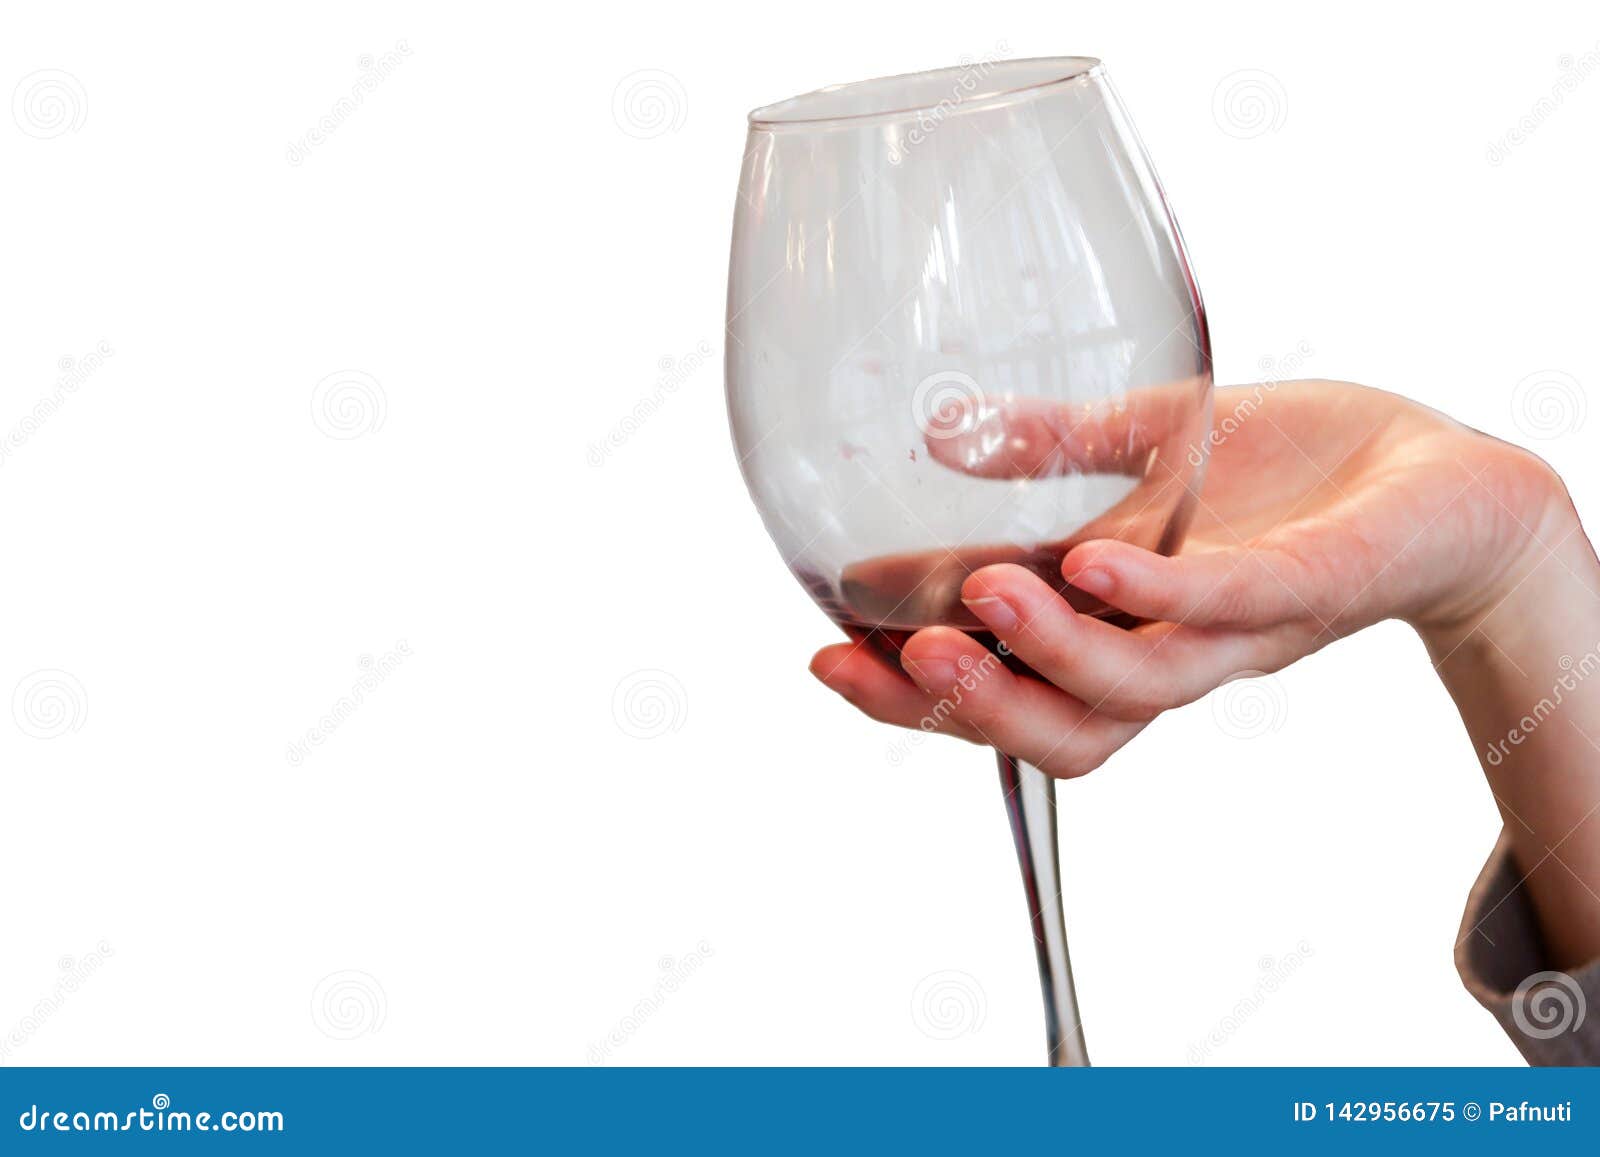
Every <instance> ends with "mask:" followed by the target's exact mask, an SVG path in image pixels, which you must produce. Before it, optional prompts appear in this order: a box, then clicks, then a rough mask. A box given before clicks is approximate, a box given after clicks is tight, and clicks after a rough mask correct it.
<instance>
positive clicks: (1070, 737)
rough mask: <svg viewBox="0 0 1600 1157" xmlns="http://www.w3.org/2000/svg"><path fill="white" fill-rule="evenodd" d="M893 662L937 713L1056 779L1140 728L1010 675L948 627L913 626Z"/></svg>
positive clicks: (1098, 760) (1103, 755) (1089, 764)
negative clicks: (914, 630)
mask: <svg viewBox="0 0 1600 1157" xmlns="http://www.w3.org/2000/svg"><path fill="white" fill-rule="evenodd" d="M900 661H901V664H902V665H903V666H904V667H905V669H906V671H907V673H908V674H910V676H911V678H912V679H913V680H915V681H916V683H917V685H918V686H919V687H921V688H922V689H923V690H924V691H925V692H926V693H927V695H928V697H929V698H930V699H932V700H934V711H935V712H936V713H937V714H938V715H940V716H941V717H948V718H950V719H952V720H954V721H955V722H956V723H957V724H958V725H960V726H962V727H965V728H968V729H970V730H972V731H974V732H976V733H977V734H979V735H981V736H982V737H983V738H984V739H985V740H986V741H987V742H989V743H990V744H991V745H992V746H994V747H995V748H997V749H999V750H1001V751H1004V752H1006V753H1007V754H1009V755H1014V756H1016V757H1017V758H1019V759H1025V760H1027V761H1028V762H1029V763H1032V764H1034V766H1036V767H1038V768H1039V769H1040V770H1041V771H1044V772H1046V773H1048V774H1050V775H1054V776H1058V777H1061V778H1067V777H1071V776H1077V775H1083V774H1086V773H1087V772H1089V771H1092V770H1094V769H1095V768H1096V767H1099V766H1100V764H1102V763H1103V762H1105V760H1106V759H1107V757H1109V756H1110V755H1111V753H1112V752H1114V751H1116V750H1117V748H1119V747H1121V746H1122V745H1123V744H1124V743H1126V742H1127V741H1128V740H1130V739H1132V738H1133V737H1134V736H1135V735H1137V734H1138V733H1139V731H1140V729H1141V728H1142V727H1143V726H1144V725H1143V724H1142V723H1129V722H1125V721H1120V720H1114V719H1108V718H1105V717H1102V716H1097V715H1095V714H1094V713H1093V712H1091V711H1090V710H1089V709H1088V708H1087V707H1086V706H1084V704H1082V703H1081V702H1079V701H1078V700H1076V699H1074V698H1072V697H1071V696H1070V695H1067V694H1065V693H1063V692H1061V691H1058V690H1056V689H1055V688H1054V687H1051V686H1049V685H1048V684H1045V683H1041V682H1039V681H1038V680H1037V679H1029V678H1026V677H1022V676H1018V675H1015V674H1013V673H1012V672H1010V671H1008V670H1007V669H1006V667H1005V665H1004V664H1003V663H1002V662H1001V661H1000V659H999V657H998V656H996V655H995V654H994V653H993V652H992V651H989V650H988V649H987V648H985V647H983V646H982V645H981V644H979V643H978V642H977V641H976V640H975V639H972V638H971V637H970V636H967V635H964V634H962V633H961V632H960V631H957V630H954V629H952V628H950V627H930V628H928V629H927V630H923V631H918V632H917V633H916V634H915V635H913V636H911V638H910V639H908V640H907V641H906V644H905V647H904V649H903V650H902V651H901V655H900Z"/></svg>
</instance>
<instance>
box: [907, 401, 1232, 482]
mask: <svg viewBox="0 0 1600 1157" xmlns="http://www.w3.org/2000/svg"><path fill="white" fill-rule="evenodd" d="M1203 397H1204V383H1203V382H1201V381H1199V380H1198V379H1185V380H1183V381H1180V382H1174V383H1169V384H1166V385H1162V386H1153V387H1148V388H1144V389H1138V390H1133V391H1130V392H1129V393H1128V394H1127V395H1125V396H1124V397H1122V398H1120V399H1118V400H1116V401H1114V402H1109V401H1107V402H1092V403H1088V404H1069V403H1064V402H1060V401H1057V400H1055V399H1050V398H1036V397H1035V398H1028V397H1023V398H1009V397H983V396H975V397H962V398H959V399H957V400H956V401H954V402H952V403H950V404H948V405H946V406H944V407H942V408H941V409H940V410H939V412H938V413H936V414H935V415H934V418H933V419H932V420H931V421H930V422H929V423H928V426H927V428H926V429H925V430H924V435H925V441H926V444H927V447H928V453H929V454H930V456H932V458H933V459H934V461H936V462H939V463H940V464H942V465H944V466H948V467H949V468H950V469H952V470H959V471H961V472H962V473H963V474H970V475H972V476H974V477H977V478H1051V477H1057V476H1060V475H1063V474H1091V473H1092V474H1127V475H1132V476H1134V477H1141V476H1143V475H1144V474H1145V473H1146V467H1147V465H1148V462H1149V457H1150V453H1151V451H1152V450H1154V449H1156V448H1158V447H1161V446H1164V445H1167V444H1169V443H1171V442H1173V441H1174V440H1175V439H1180V438H1181V437H1183V436H1186V435H1187V436H1189V437H1190V438H1191V439H1193V438H1194V437H1196V436H1198V431H1199V427H1200V426H1201V425H1202V424H1203V410H1204V407H1203V406H1202V405H1200V404H1199V402H1200V401H1201V400H1202V399H1203ZM1191 427H1193V429H1191Z"/></svg>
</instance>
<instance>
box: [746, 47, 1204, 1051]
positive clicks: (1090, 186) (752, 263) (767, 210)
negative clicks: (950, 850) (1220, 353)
mask: <svg viewBox="0 0 1600 1157" xmlns="http://www.w3.org/2000/svg"><path fill="white" fill-rule="evenodd" d="M726 373H727V395H728V411H729V419H730V425H731V427H732V432H733V442H734V447H735V449H736V451H737V453H738V456H739V462H740V467H741V469H742V471H743V473H744V477H745V481H746V483H747V484H748V485H749V488H750V494H751V496H752V497H753V498H754V500H755V503H756V505H757V506H758V507H759V508H760V510H761V514H762V518H763V520H764V521H765V523H766V526H767V530H768V531H769V532H770V534H771V535H772V538H773V540H774V541H775V542H776V543H777V546H778V549H779V550H780V551H781V552H782V553H783V557H784V560H785V561H786V562H787V563H788V565H789V567H790V568H791V570H793V572H794V574H795V575H796V577H798V578H799V579H800V581H801V582H802V583H803V584H804V585H805V587H806V589H807V590H808V591H810V593H811V596H812V597H813V598H814V599H815V600H816V601H817V603H818V604H819V605H820V606H821V607H822V608H823V610H824V611H826V612H827V613H828V614H829V615H830V616H832V618H833V619H834V620H835V621H836V622H837V623H839V624H840V625H841V626H842V627H843V628H844V629H845V630H846V631H847V632H848V633H849V634H850V635H851V636H852V637H853V638H855V639H856V640H858V642H860V643H861V644H863V645H868V646H873V647H876V648H878V649H880V650H881V651H883V652H884V653H885V654H886V655H888V656H889V657H891V658H893V657H894V656H895V655H896V654H897V652H898V649H899V646H900V644H901V643H902V642H903V641H904V639H905V638H906V637H908V636H909V634H910V633H911V632H913V631H915V630H917V629H919V628H922V627H930V626H939V625H943V626H953V627H959V628H964V629H969V630H973V631H974V633H976V632H977V631H978V630H979V629H980V628H981V624H980V623H979V622H978V620H977V619H976V618H975V617H973V616H971V614H970V613H969V612H968V611H967V610H966V609H965V608H964V607H963V606H962V604H961V602H960V588H961V583H962V580H963V579H965V578H966V576H967V575H968V574H970V573H971V572H972V571H973V570H974V569H976V568H978V567H981V566H985V565H988V564H990V563H995V562H1014V563H1018V564H1021V565H1023V566H1025V567H1027V568H1029V569H1030V570H1032V571H1033V572H1034V573H1036V574H1038V575H1040V576H1041V577H1043V578H1045V579H1046V580H1047V581H1049V582H1051V583H1053V584H1054V585H1055V586H1056V588H1057V589H1058V590H1060V591H1061V593H1062V595H1063V596H1064V597H1066V598H1067V599H1068V600H1069V601H1070V602H1071V603H1072V605H1073V606H1074V607H1076V608H1077V609H1078V610H1080V611H1083V612H1086V613H1091V614H1101V615H1107V616H1110V615H1111V612H1110V610H1109V608H1107V607H1105V606H1104V605H1103V604H1101V603H1099V602H1098V601H1097V600H1095V599H1093V598H1091V597H1089V596H1088V595H1087V594H1086V593H1085V592H1081V591H1078V590H1075V589H1073V588H1071V587H1069V586H1067V585H1066V584H1065V583H1064V581H1063V580H1062V578H1061V574H1060V570H1059V565H1060V561H1061V558H1062V556H1063V555H1064V554H1065V553H1066V551H1067V550H1068V549H1070V548H1071V547H1072V546H1073V545H1075V544H1076V543H1078V542H1081V541H1086V540H1088V539H1091V538H1113V537H1114V538H1119V539H1123V540H1126V541H1130V542H1134V543H1136V544H1138V545H1140V546H1144V547H1146V548H1149V549H1151V550H1158V551H1163V552H1171V551H1172V550H1174V549H1176V547H1177V546H1178V544H1179V541H1180V540H1181V538H1182V536H1183V532H1184V530H1185V528H1186V526H1187V523H1188V521H1189V517H1190V515H1191V513H1192V510H1193V504H1194V497H1195V494H1196V492H1197V490H1198V487H1199V484H1200V478H1201V474H1202V472H1203V469H1204V463H1205V450H1206V437H1205V435H1206V431H1208V430H1209V429H1210V409H1211V353H1210V345H1209V338H1208V335H1207V331H1206V320H1205V311H1204V307H1203V306H1202V305H1201V301H1200V293H1199V290H1198V288H1197V287H1196V285H1195V282H1194V277H1193V275H1192V274H1191V273H1190V270H1189V263H1188V259H1187V257H1186V255H1185V253H1184V248H1183V242H1182V240H1181V238H1180V237H1179V234H1178V228H1177V224H1176V222H1175V221H1174V220H1173V217H1172V213H1171V211H1170V210H1169V208H1168V206H1167V203H1166V198H1165V195H1164V194H1163V192H1162V189H1161V185H1160V183H1159V182H1158V181H1157V179H1156V176H1155V172H1154V171H1153V170H1152V168H1151V166H1150V161H1149V159H1148V157H1147V156H1146V155H1145V152H1144V148H1143V146H1142V145H1141V144H1140V142H1139V139H1138V136H1137V135H1136V134H1135V132H1134V129H1133V125H1132V123H1131V122H1130V121H1129V119H1128V115H1127V113H1126V112H1125V111H1124V109H1123V107H1122V104H1121V102H1120V101H1119V100H1118V98H1117V96H1116V93H1115V92H1114V91H1113V89H1112V87H1111V83H1110V80H1109V79H1108V78H1107V76H1106V71H1105V68H1104V66H1103V65H1102V64H1101V63H1100V62H1099V61H1097V60H1093V59H1090V58H1087V57H1055V58H1046V59H1030V60H984V61H980V62H976V63H971V64H964V65H962V66H960V67H956V68H946V69H940V70H937V71H932V72H922V73H916V74H912V75H907V76H894V77H887V78H884V79H879V80H869V81H864V82H861V83H857V84H846V85H839V86H835V87H832V88H825V89H820V90H818V91H816V92H813V93H809V94H807V95H804V96H797V97H793V98H791V99H789V100H785V101H780V102H779V103H777V104H773V105H769V106H767V107H765V108H760V109H757V110H756V111H755V112H753V113H751V114H750V124H749V136H748V139H747V147H746V150H745V157H744V165H743V170H742V172H741V174H740V180H739V198H738V204H737V206H736V208H735V217H734V226H733V253H732V260H731V262H730V269H729V276H728V342H727V367H726ZM980 637H983V636H981V635H980ZM989 641H990V642H991V643H992V642H993V641H992V639H991V640H989ZM1002 650H1003V648H1002ZM896 668H897V669H898V664H896ZM999 758H1000V770H1001V782H1002V785H1003V787H1004V790H1005V800H1006V807H1007V811H1008V813H1009V816H1010V820H1011V827H1012V834H1013V837H1014V839H1015V842H1016V848H1017V854H1018V858H1019V860H1020V862H1021V867H1022V875H1023V883H1024V886H1025V889H1026V893H1027V900H1028V907H1029V919H1030V922H1031V924H1032V929H1033V934H1034V941H1035V949H1036V952H1037V954H1038V963H1039V973H1040V981H1041V984H1042V986H1043V990H1044V1001H1045V1017H1046V1036H1047V1041H1048V1047H1049V1063H1050V1064H1052V1065H1084V1064H1088V1056H1087V1051H1086V1048H1085V1045H1084V1039H1083V1032H1082V1026H1081V1023H1080V1020H1079V1017H1078V1013H1077V1005H1076V998H1075V995H1074V993H1073V988H1072V973H1071V967H1070V963H1069V960H1068V956H1067V942H1066V930H1065V924H1064V920H1063V916H1062V909H1061V887H1060V883H1059V877H1058V866H1057V849H1056V812H1055V794H1054V781H1053V780H1051V779H1050V778H1049V777H1047V776H1045V775H1044V774H1043V773H1042V772H1040V771H1039V770H1038V769H1036V768H1034V767H1033V766H1031V765H1029V764H1027V763H1024V762H1022V761H1019V760H1016V759H1012V758H1010V757H1008V756H1006V755H1005V754H1003V753H1001V754H1000V757H999Z"/></svg>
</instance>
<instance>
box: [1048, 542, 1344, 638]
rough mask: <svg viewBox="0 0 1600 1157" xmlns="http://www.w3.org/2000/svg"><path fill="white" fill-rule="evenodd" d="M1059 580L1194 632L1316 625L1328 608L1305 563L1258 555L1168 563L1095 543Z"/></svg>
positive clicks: (1197, 556)
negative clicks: (1308, 621)
mask: <svg viewBox="0 0 1600 1157" xmlns="http://www.w3.org/2000/svg"><path fill="white" fill-rule="evenodd" d="M1061 575H1062V577H1063V578H1065V579H1066V580H1067V582H1069V583H1071V584H1072V585H1073V586H1075V587H1077V588H1078V589H1079V590H1082V591H1086V592H1088V593H1089V594H1092V595H1094V596H1095V597H1096V598H1099V599H1101V600H1103V601H1104V602H1106V603H1108V604H1109V605H1111V606H1113V607H1116V608H1117V609H1118V610H1122V611H1126V612H1128V613H1129V614H1130V615H1134V616H1136V617H1138V618H1143V619H1164V620H1166V621H1168V622H1174V623H1185V624H1189V625H1192V626H1209V627H1222V626H1237V627H1263V626H1269V625H1272V624H1275V623H1282V622H1286V621H1289V620H1291V619H1302V618H1306V617H1310V618H1313V619H1317V620H1318V621H1319V622H1320V621H1321V618H1320V616H1319V615H1318V613H1317V611H1316V609H1315V607H1316V606H1318V605H1320V604H1321V603H1323V602H1325V601H1326V599H1325V596H1324V592H1323V590H1322V589H1321V588H1322V585H1323V584H1322V583H1321V581H1320V579H1319V577H1318V576H1317V575H1316V574H1315V573H1314V572H1313V571H1312V570H1311V569H1310V568H1309V567H1307V566H1306V564H1304V563H1303V562H1301V561H1300V560H1299V559H1297V558H1295V557H1294V556H1292V555H1289V554H1286V553H1284V552H1282V551H1278V550H1272V549H1264V548H1250V547H1239V548H1237V549H1228V550H1216V551H1205V552H1197V553H1193V554H1183V555H1178V556H1176V557H1168V556H1166V555H1161V554H1156V553H1154V552H1152V551H1148V550H1143V549H1141V548H1139V547H1136V546H1131V545H1129V544H1128V543H1124V542H1113V541H1109V540H1101V541H1096V542H1087V543H1082V544H1080V545H1078V546H1075V547H1073V548H1072V549H1071V550H1070V551H1068V552H1067V555H1066V557H1065V558H1063V559H1062V560H1061ZM1324 625H1326V624H1324Z"/></svg>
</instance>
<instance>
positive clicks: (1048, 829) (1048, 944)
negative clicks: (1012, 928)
mask: <svg viewBox="0 0 1600 1157" xmlns="http://www.w3.org/2000/svg"><path fill="white" fill-rule="evenodd" d="M1000 786H1001V788H1002V789H1003V790H1004V791H1005V801H1006V815H1007V817H1008V818H1009V819H1010V820H1011V836H1012V838H1013V839H1014V840H1015V841H1016V845H1017V863H1018V864H1019V865H1020V866H1021V868H1022V887H1023V891H1024V892H1025V894H1026V896H1027V900H1028V918H1029V922H1030V924H1031V925H1032V928H1033V947H1034V952H1035V953H1036V954H1037V955H1038V958H1039V987H1040V988H1041V989H1042V990H1043V993H1044V1028H1045V1039H1046V1042H1047V1044H1048V1045H1049V1049H1050V1052H1049V1064H1050V1065H1051V1067H1053V1068H1060V1067H1069V1066H1082V1065H1087V1064H1088V1063H1089V1050H1088V1046H1087V1045H1085V1044H1084V1040H1083V1020H1082V1018H1081V1017H1079V1015H1078V997H1077V994H1076V993H1075V992H1073V990H1072V962H1071V961H1070V960H1069V959H1068V958H1067V923H1066V918H1065V917H1064V916H1063V915H1062V912H1061V869H1060V866H1059V861H1058V859H1057V852H1056V782H1055V780H1053V779H1051V778H1050V777H1049V776H1048V775H1046V774H1045V773H1044V772H1042V771H1040V770H1039V769H1038V768H1036V767H1034V766H1033V765H1032V764H1031V763H1025V762H1023V761H1022V760H1020V759H1013V758H1012V757H1011V756H1009V755H1001V756H1000Z"/></svg>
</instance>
